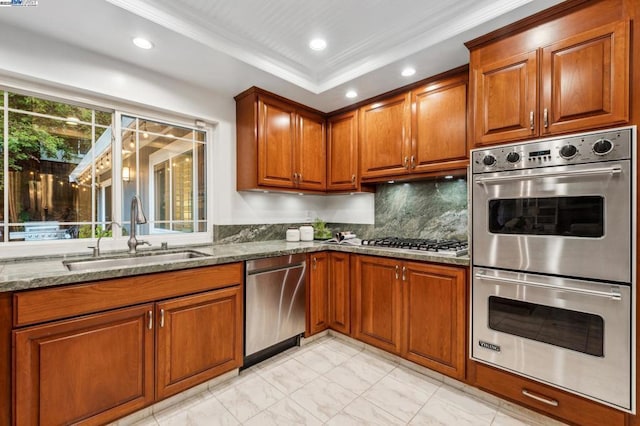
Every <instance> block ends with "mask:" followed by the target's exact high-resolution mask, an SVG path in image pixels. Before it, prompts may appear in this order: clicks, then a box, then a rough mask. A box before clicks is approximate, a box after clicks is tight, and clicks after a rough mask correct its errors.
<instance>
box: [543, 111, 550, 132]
mask: <svg viewBox="0 0 640 426" xmlns="http://www.w3.org/2000/svg"><path fill="white" fill-rule="evenodd" d="M542 115H543V120H544V128H545V129H546V128H547V127H549V111H548V110H547V109H546V108H545V109H544V112H543V113H542Z"/></svg>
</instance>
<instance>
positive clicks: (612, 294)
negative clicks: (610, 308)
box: [476, 272, 622, 300]
mask: <svg viewBox="0 0 640 426" xmlns="http://www.w3.org/2000/svg"><path fill="white" fill-rule="evenodd" d="M476 278H478V279H482V280H489V281H499V282H505V283H512V284H520V285H525V286H529V287H542V288H550V289H553V290H558V291H568V292H572V293H580V294H586V295H588V296H597V297H605V298H607V299H611V300H622V294H621V293H620V291H616V287H615V286H612V287H611V291H609V292H606V291H598V290H587V289H581V288H575V287H558V286H555V285H553V284H545V283H539V282H536V281H523V280H516V279H513V278H497V277H492V276H490V275H485V274H484V273H482V272H476Z"/></svg>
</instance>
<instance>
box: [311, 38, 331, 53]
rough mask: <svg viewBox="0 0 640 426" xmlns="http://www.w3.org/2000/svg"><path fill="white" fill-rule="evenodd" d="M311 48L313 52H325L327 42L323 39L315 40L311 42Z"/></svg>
mask: <svg viewBox="0 0 640 426" xmlns="http://www.w3.org/2000/svg"><path fill="white" fill-rule="evenodd" d="M309 48H311V49H312V50H318V51H320V50H324V49H326V48H327V42H326V41H325V40H323V39H321V38H314V39H313V40H311V41H310V42H309Z"/></svg>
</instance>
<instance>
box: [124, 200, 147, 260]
mask: <svg viewBox="0 0 640 426" xmlns="http://www.w3.org/2000/svg"><path fill="white" fill-rule="evenodd" d="M130 215H131V229H130V230H129V240H128V241H127V246H129V254H136V249H137V247H138V246H139V245H140V244H148V245H151V244H149V243H148V242H147V241H142V240H138V239H137V238H136V225H137V224H144V223H147V217H146V216H145V215H144V211H143V210H142V203H141V202H140V199H139V198H138V196H137V195H134V196H133V198H132V199H131V212H130Z"/></svg>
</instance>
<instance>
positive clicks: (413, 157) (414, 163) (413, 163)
mask: <svg viewBox="0 0 640 426" xmlns="http://www.w3.org/2000/svg"><path fill="white" fill-rule="evenodd" d="M411 168H412V169H415V168H416V157H415V156H413V155H412V156H411Z"/></svg>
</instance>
